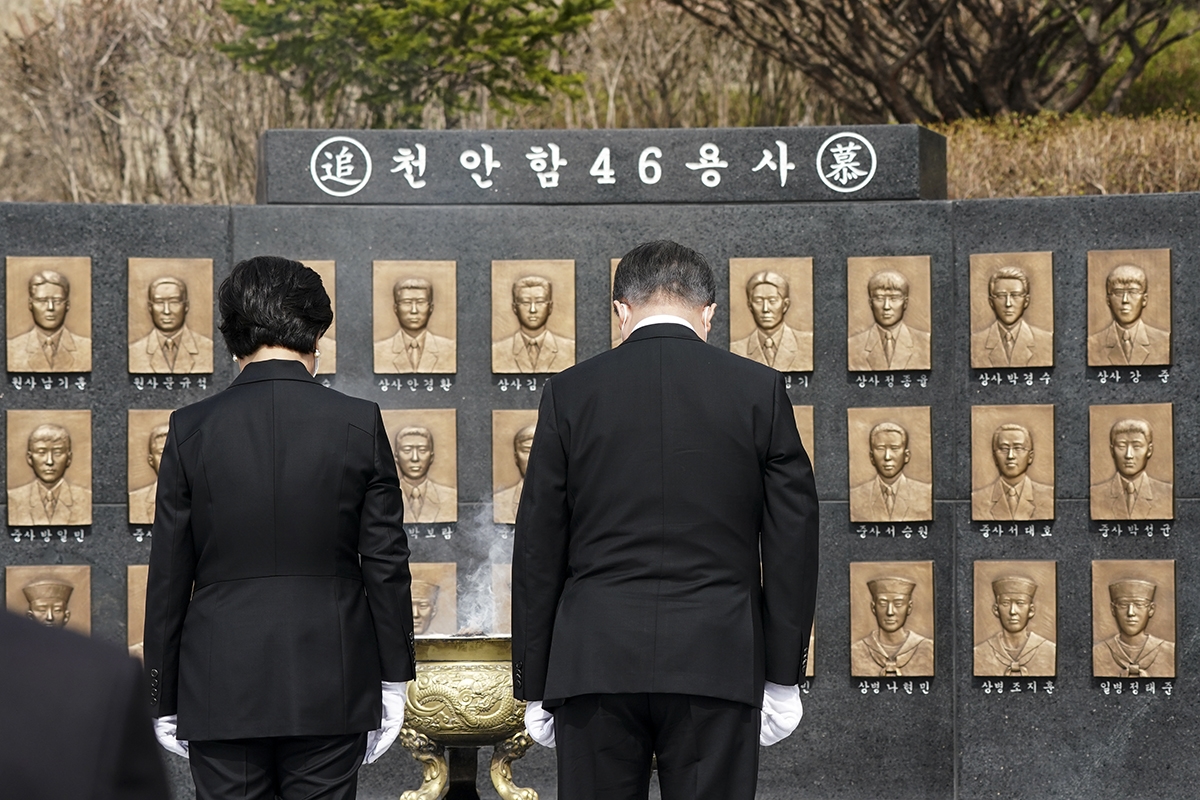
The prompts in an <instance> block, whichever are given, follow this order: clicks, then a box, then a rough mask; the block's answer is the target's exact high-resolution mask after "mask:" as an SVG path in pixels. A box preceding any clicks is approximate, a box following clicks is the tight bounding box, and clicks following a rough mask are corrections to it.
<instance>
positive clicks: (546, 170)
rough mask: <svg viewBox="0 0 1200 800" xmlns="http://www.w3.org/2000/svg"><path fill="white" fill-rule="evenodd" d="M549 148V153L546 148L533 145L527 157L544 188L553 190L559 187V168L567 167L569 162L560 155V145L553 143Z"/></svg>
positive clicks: (530, 166)
mask: <svg viewBox="0 0 1200 800" xmlns="http://www.w3.org/2000/svg"><path fill="white" fill-rule="evenodd" d="M547 147H549V148H550V152H549V153H547V152H546V148H545V147H541V146H540V145H533V146H532V147H530V148H529V152H528V153H526V154H525V157H526V158H528V159H529V168H530V169H531V170H533V171H534V172H536V173H537V176H538V183H539V184H541V186H542V188H543V189H553V188H554V187H556V186H558V168H559V167H565V166H566V165H567V160H566V159H565V158H563V157H562V156H561V155H560V154H559V149H558V145H556V144H554V143H553V142H551V143H549V144H548V145H547Z"/></svg>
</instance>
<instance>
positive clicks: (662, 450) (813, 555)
mask: <svg viewBox="0 0 1200 800" xmlns="http://www.w3.org/2000/svg"><path fill="white" fill-rule="evenodd" d="M760 553H761V572H760ZM760 575H761V577H760ZM816 583H817V497H816V489H815V486H814V484H813V477H812V468H811V466H810V463H809V460H808V456H807V454H806V453H805V452H804V448H803V446H802V445H801V443H800V437H799V435H798V434H797V432H796V422H795V418H794V416H793V414H792V408H791V403H790V402H789V400H788V397H787V394H786V392H785V391H784V384H783V378H782V376H781V375H780V374H779V373H778V372H776V371H775V370H773V369H770V368H769V367H765V366H763V365H761V364H757V363H755V362H753V361H751V360H749V359H746V358H742V357H741V356H735V355H733V354H731V353H728V352H725V351H723V350H718V349H717V348H715V347H710V346H709V345H707V344H705V343H704V342H703V341H702V340H701V339H700V337H698V336H696V334H695V333H693V332H692V331H691V330H690V329H689V328H686V327H684V326H682V325H676V324H672V323H666V324H658V325H650V326H647V327H645V328H642V329H640V330H637V331H634V333H633V334H632V335H631V336H630V337H629V339H628V340H627V341H626V342H625V343H624V344H622V345H621V346H620V347H618V348H616V349H614V350H612V351H610V352H607V353H604V354H602V355H599V356H597V357H595V358H593V359H590V360H588V361H586V362H584V363H582V364H580V365H579V366H577V367H574V368H572V369H568V370H566V371H565V372H562V373H560V374H559V375H557V376H555V377H554V378H552V379H551V380H550V381H549V382H548V383H547V384H546V388H545V389H544V390H543V392H542V401H541V408H540V410H539V412H538V422H537V430H536V432H535V434H534V438H533V450H532V452H531V453H530V458H529V468H528V470H527V471H526V474H525V490H524V493H523V494H522V496H521V503H520V508H519V511H518V514H517V527H516V541H515V543H514V553H513V603H512V613H513V619H512V630H513V668H514V679H513V683H514V691H515V693H516V696H517V697H519V698H523V699H526V700H538V699H544V700H547V701H555V700H561V699H565V698H568V697H572V696H575V695H581V694H591V693H624V692H634V693H641V692H661V693H678V694H692V695H703V696H709V697H719V698H725V699H729V700H734V701H738V702H743V703H747V704H750V705H754V706H758V705H759V704H760V703H761V701H762V689H763V681H764V679H765V680H769V681H772V682H774V683H780V684H785V685H790V684H796V683H799V681H800V679H801V675H803V673H804V663H805V658H806V657H807V656H806V650H807V646H808V635H809V628H810V626H811V624H812V617H813V609H814V605H815V601H816Z"/></svg>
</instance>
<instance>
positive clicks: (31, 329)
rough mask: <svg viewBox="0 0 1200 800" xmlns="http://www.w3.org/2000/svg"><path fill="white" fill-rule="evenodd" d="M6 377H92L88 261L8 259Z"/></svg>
mask: <svg viewBox="0 0 1200 800" xmlns="http://www.w3.org/2000/svg"><path fill="white" fill-rule="evenodd" d="M5 270H6V273H7V278H6V282H5V291H6V295H5V296H6V297H7V302H6V303H5V326H6V331H7V339H8V371H9V372H91V371H92V260H91V259H90V258H58V257H49V258H47V257H31V256H9V257H8V258H7V260H6V262H5Z"/></svg>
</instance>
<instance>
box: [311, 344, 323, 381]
mask: <svg viewBox="0 0 1200 800" xmlns="http://www.w3.org/2000/svg"><path fill="white" fill-rule="evenodd" d="M320 371H321V351H320V350H313V371H312V376H313V377H314V378H315V377H317V373H318V372H320Z"/></svg>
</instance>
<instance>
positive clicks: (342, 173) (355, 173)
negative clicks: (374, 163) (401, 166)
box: [309, 136, 371, 197]
mask: <svg viewBox="0 0 1200 800" xmlns="http://www.w3.org/2000/svg"><path fill="white" fill-rule="evenodd" d="M360 156H361V163H362V167H361V168H360V167H359V166H358V159H359V157H360ZM309 173H310V174H311V175H312V179H313V182H314V183H316V184H317V186H318V187H319V188H320V189H321V191H323V192H325V193H326V194H328V195H332V196H334V197H348V196H349V195H352V194H355V193H356V192H358V191H359V190H360V189H362V188H363V187H364V186H366V185H367V181H368V180H370V179H371V154H370V153H368V152H367V148H365V147H363V145H362V143H361V142H359V141H357V140H356V139H352V138H350V137H349V136H333V137H331V138H329V139H326V140H325V141H323V142H321V143H320V144H319V145H317V149H316V150H314V151H313V154H312V159H311V161H310V162H309Z"/></svg>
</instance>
